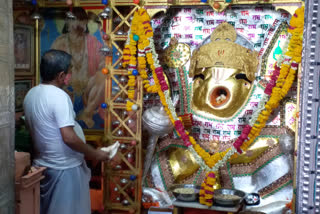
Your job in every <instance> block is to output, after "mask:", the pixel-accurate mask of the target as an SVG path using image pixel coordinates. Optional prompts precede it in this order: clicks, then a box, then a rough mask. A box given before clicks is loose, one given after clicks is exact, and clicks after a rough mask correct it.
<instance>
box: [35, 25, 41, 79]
mask: <svg viewBox="0 0 320 214" xmlns="http://www.w3.org/2000/svg"><path fill="white" fill-rule="evenodd" d="M35 31H36V41H35V43H36V47H35V49H36V53H35V55H36V60H35V72H36V85H38V84H39V83H40V71H39V52H40V49H39V40H40V38H39V19H36V29H35Z"/></svg>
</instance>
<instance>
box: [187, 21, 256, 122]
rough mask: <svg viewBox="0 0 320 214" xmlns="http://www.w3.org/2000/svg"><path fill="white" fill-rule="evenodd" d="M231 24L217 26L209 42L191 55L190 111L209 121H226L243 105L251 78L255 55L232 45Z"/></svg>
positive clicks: (247, 94)
mask: <svg viewBox="0 0 320 214" xmlns="http://www.w3.org/2000/svg"><path fill="white" fill-rule="evenodd" d="M236 37H237V34H236V31H235V29H234V28H233V27H232V25H230V24H228V23H222V24H220V25H219V26H218V27H217V28H216V29H215V30H214V31H213V33H212V35H211V37H210V39H211V42H210V43H208V44H205V45H203V46H202V47H200V48H199V49H198V50H195V51H194V52H193V54H192V58H191V63H190V72H189V76H190V77H192V78H193V80H194V81H193V93H192V108H193V110H194V112H196V113H197V114H200V115H203V116H205V117H209V118H211V117H212V118H230V117H232V116H234V115H235V114H236V113H237V112H238V111H239V110H240V109H241V107H242V106H243V105H244V104H245V103H246V101H247V99H248V97H249V94H250V91H251V89H252V86H253V81H254V79H255V72H256V71H257V66H258V63H259V61H258V53H257V52H255V51H252V50H250V49H248V48H245V47H243V46H241V45H239V44H237V43H235V40H236Z"/></svg>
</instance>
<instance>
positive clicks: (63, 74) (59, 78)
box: [57, 71, 66, 82]
mask: <svg viewBox="0 0 320 214" xmlns="http://www.w3.org/2000/svg"><path fill="white" fill-rule="evenodd" d="M65 76H66V74H65V73H64V71H61V72H60V73H58V77H57V79H58V81H62V82H63V81H64V78H65Z"/></svg>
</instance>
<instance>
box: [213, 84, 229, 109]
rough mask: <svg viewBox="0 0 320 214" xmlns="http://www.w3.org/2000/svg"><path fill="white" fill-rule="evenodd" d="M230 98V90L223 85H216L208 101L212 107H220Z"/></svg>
mask: <svg viewBox="0 0 320 214" xmlns="http://www.w3.org/2000/svg"><path fill="white" fill-rule="evenodd" d="M229 99H230V91H229V90H228V89H227V88H226V87H223V86H219V87H216V88H215V89H214V90H213V91H212V92H211V95H210V103H211V105H212V106H213V107H221V106H223V105H224V104H226V103H227V102H228V101H229Z"/></svg>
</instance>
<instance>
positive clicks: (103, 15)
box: [99, 7, 111, 19]
mask: <svg viewBox="0 0 320 214" xmlns="http://www.w3.org/2000/svg"><path fill="white" fill-rule="evenodd" d="M110 13H111V10H110V8H109V7H105V8H104V9H103V11H102V12H101V13H100V14H99V16H100V17H101V18H102V19H109V18H110Z"/></svg>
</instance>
